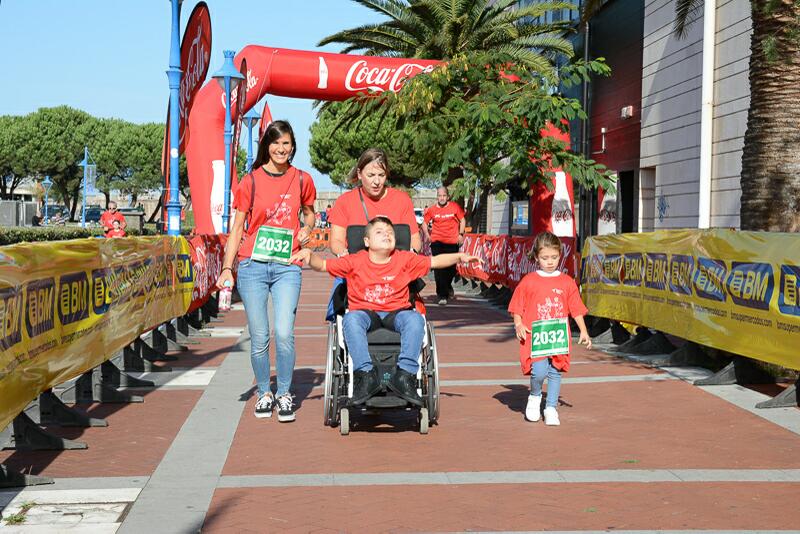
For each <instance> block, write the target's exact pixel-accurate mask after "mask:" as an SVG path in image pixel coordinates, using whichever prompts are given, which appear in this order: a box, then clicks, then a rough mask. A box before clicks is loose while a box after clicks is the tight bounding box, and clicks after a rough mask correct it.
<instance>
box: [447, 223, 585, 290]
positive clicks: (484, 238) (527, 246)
mask: <svg viewBox="0 0 800 534" xmlns="http://www.w3.org/2000/svg"><path fill="white" fill-rule="evenodd" d="M560 239H561V262H560V264H559V267H558V268H559V270H560V271H562V272H565V273H567V274H569V275H570V276H572V277H573V278H575V279H577V277H578V261H579V260H578V256H577V251H576V250H575V244H576V240H575V238H574V237H561V238H560ZM533 242H534V236H507V235H485V234H467V235H466V236H464V244H463V245H462V246H461V251H462V252H466V253H468V254H472V255H474V256H478V257H479V258H481V259H482V260H483V265H482V266H478V265H477V264H471V265H464V264H459V265H458V267H457V270H458V274H459V275H461V276H463V277H464V278H470V279H472V280H479V281H481V282H484V283H487V284H501V285H504V286H506V287H508V288H511V289H514V288H515V287H517V284H519V282H520V280H522V277H524V276H525V275H526V274H528V273H530V272H533V271H535V270H536V261H535V260H532V259H531V258H530V255H531V253H532V252H533Z"/></svg>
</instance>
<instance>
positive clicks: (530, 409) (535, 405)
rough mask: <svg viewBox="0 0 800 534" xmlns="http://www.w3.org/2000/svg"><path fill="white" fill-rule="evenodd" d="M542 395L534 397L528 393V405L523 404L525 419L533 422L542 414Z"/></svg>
mask: <svg viewBox="0 0 800 534" xmlns="http://www.w3.org/2000/svg"><path fill="white" fill-rule="evenodd" d="M541 409H542V396H541V395H539V396H538V397H534V396H533V395H528V405H527V406H525V419H527V420H528V421H530V422H531V423H535V422H536V421H538V420H539V418H540V417H541V416H542V412H541Z"/></svg>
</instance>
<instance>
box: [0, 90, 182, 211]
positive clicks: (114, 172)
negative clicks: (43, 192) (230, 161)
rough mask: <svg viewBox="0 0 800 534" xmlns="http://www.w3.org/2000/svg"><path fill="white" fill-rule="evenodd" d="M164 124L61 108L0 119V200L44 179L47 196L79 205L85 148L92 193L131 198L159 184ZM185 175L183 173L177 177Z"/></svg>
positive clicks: (71, 206)
mask: <svg viewBox="0 0 800 534" xmlns="http://www.w3.org/2000/svg"><path fill="white" fill-rule="evenodd" d="M163 138H164V125H163V124H156V123H147V124H132V123H129V122H126V121H123V120H119V119H100V118H96V117H92V116H91V115H89V114H88V113H85V112H83V111H80V110H76V109H73V108H70V107H67V106H58V107H53V108H41V109H39V110H38V111H35V112H33V113H30V114H28V115H25V116H2V117H0V178H1V179H2V181H1V182H0V195H2V196H3V197H4V198H9V197H10V196H11V195H12V194H13V192H14V191H13V190H14V188H16V187H17V186H18V185H19V183H20V181H21V180H22V179H23V178H25V177H33V178H36V179H43V178H44V177H45V176H50V178H51V180H52V181H53V189H52V190H51V192H50V196H51V198H52V199H53V200H54V201H58V200H59V199H60V200H61V201H63V202H64V203H65V204H67V205H68V206H69V207H70V213H71V216H72V218H73V219H74V218H75V213H76V211H77V207H78V205H79V204H80V198H81V196H80V195H81V188H82V178H83V169H82V167H81V166H80V165H78V163H79V162H80V161H81V160H82V159H83V148H84V146H87V147H88V148H89V152H90V154H91V157H92V159H93V160H94V162H96V164H97V188H98V189H100V190H101V191H103V192H104V193H105V194H106V200H107V201H108V199H109V194H110V191H111V190H120V191H122V192H123V193H126V194H129V195H132V197H133V198H134V200H135V198H136V196H137V195H139V194H141V193H143V192H145V191H149V190H152V189H157V188H159V187H160V185H161V171H160V165H161V152H162V141H163ZM183 174H184V175H185V171H184V173H183Z"/></svg>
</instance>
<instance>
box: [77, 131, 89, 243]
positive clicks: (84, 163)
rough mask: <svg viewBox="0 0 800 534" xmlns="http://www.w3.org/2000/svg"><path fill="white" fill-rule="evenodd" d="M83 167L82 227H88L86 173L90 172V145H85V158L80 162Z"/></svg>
mask: <svg viewBox="0 0 800 534" xmlns="http://www.w3.org/2000/svg"><path fill="white" fill-rule="evenodd" d="M78 165H80V166H81V167H83V187H82V189H83V195H81V197H82V198H81V202H82V204H81V228H86V175H87V174H88V172H89V147H87V146H84V147H83V160H81V162H80V163H78Z"/></svg>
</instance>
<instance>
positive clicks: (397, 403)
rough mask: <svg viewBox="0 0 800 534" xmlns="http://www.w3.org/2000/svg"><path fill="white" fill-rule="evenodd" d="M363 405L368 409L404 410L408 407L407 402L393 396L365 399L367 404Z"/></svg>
mask: <svg viewBox="0 0 800 534" xmlns="http://www.w3.org/2000/svg"><path fill="white" fill-rule="evenodd" d="M364 404H365V405H366V406H368V407H370V408H405V407H406V406H408V402H406V401H405V400H404V399H401V398H400V397H395V396H394V395H387V396H385V397H372V398H369V399H367V402H365V403H364Z"/></svg>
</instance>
